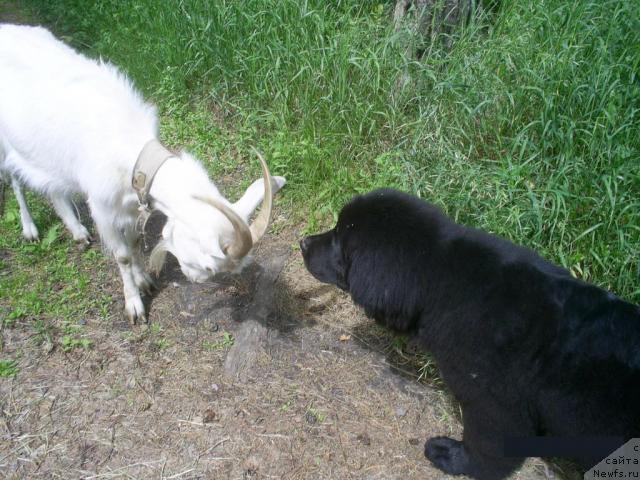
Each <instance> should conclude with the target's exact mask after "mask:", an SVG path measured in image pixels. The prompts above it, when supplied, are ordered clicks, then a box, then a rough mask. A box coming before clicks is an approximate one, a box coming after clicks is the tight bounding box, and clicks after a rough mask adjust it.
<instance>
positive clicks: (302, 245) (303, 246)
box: [300, 237, 309, 253]
mask: <svg viewBox="0 0 640 480" xmlns="http://www.w3.org/2000/svg"><path fill="white" fill-rule="evenodd" d="M308 248H309V238H308V237H305V238H303V239H302V240H300V250H301V251H302V253H305V252H306V251H307V249H308Z"/></svg>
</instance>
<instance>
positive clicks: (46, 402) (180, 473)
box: [0, 219, 554, 479]
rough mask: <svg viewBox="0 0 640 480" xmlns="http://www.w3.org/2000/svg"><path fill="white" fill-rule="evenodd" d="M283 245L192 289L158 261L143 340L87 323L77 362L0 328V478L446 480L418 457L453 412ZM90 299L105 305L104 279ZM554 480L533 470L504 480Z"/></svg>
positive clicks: (454, 422) (124, 327)
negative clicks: (4, 358) (99, 296)
mask: <svg viewBox="0 0 640 480" xmlns="http://www.w3.org/2000/svg"><path fill="white" fill-rule="evenodd" d="M281 225H282V219H279V220H278V219H276V222H275V227H274V228H281ZM157 229H158V226H157V225H156V227H155V231H157ZM297 237H298V234H297V232H296V230H295V229H293V228H288V229H285V230H284V231H281V232H280V233H279V234H278V235H277V238H276V236H274V235H271V236H267V237H265V239H263V242H262V243H261V245H260V246H259V247H258V248H257V250H256V252H255V257H256V258H255V263H254V264H252V265H251V266H250V267H249V268H248V269H247V270H246V271H245V272H243V273H242V274H240V275H235V276H232V275H228V276H222V277H220V278H217V279H216V280H215V281H212V282H208V283H203V284H191V283H188V282H187V281H186V280H185V279H184V277H182V274H181V273H180V271H179V268H178V266H177V264H176V263H175V262H169V264H168V265H167V266H166V267H165V269H164V271H163V273H162V275H161V277H160V279H159V284H160V290H159V292H158V293H157V294H156V295H155V298H153V299H152V301H151V303H150V322H151V325H150V327H148V328H143V327H136V328H133V329H132V328H131V327H129V325H128V323H127V322H126V320H124V318H123V317H122V314H121V310H120V309H121V305H117V304H115V305H113V307H112V315H111V317H112V321H104V320H99V319H94V318H87V319H86V321H87V330H88V331H89V332H90V335H91V338H92V340H93V345H94V347H93V348H92V349H91V350H74V351H73V352H71V353H65V352H63V351H60V350H59V349H53V350H50V349H48V348H43V347H42V346H37V345H36V344H34V342H32V341H31V340H30V338H29V331H28V330H27V329H20V328H13V329H4V330H3V331H2V336H3V339H2V340H3V342H4V346H5V351H6V352H7V353H8V354H10V355H12V357H13V356H14V355H17V354H19V356H20V359H21V360H20V363H19V365H20V373H19V375H18V376H17V377H16V378H13V379H2V381H1V382H0V410H1V412H2V413H1V416H0V476H2V477H4V478H65V479H69V478H86V479H90V478H161V479H170V478H181V479H196V478H197V479H209V478H212V479H218V478H219V479H222V478H228V479H248V478H256V479H257V478H263V479H268V478H282V479H418V478H420V479H424V478H434V479H435V478H438V479H440V478H446V476H444V475H443V474H442V473H441V472H439V471H437V470H435V469H433V468H432V467H431V466H430V465H429V463H428V462H427V461H426V460H425V458H424V457H423V453H422V452H423V445H424V441H425V439H426V438H427V437H428V436H432V435H452V436H454V437H458V438H459V437H460V434H461V427H460V421H459V416H458V414H457V407H456V405H455V403H454V402H452V401H451V399H450V398H449V396H448V394H447V393H446V391H444V390H443V389H442V388H440V387H434V386H431V385H428V384H425V383H424V382H419V381H417V371H416V368H415V366H412V363H411V362H404V361H403V360H400V361H399V360H398V358H397V355H392V354H391V353H390V352H389V348H388V345H389V341H388V338H386V337H384V335H385V334H384V332H383V331H382V330H381V329H377V328H376V327H375V326H374V325H373V324H372V323H371V322H370V321H369V320H367V319H366V318H365V317H364V316H363V315H362V313H361V312H360V311H359V310H358V309H357V308H355V307H354V306H353V305H352V303H351V301H350V300H349V298H348V297H347V296H345V295H344V294H342V293H341V292H339V291H337V290H336V289H334V288H332V287H329V286H325V285H322V284H319V283H318V282H316V281H315V280H314V279H313V278H312V277H311V276H310V275H309V274H308V273H307V272H306V270H305V269H304V265H303V263H302V259H301V257H300V255H299V252H298V251H297V250H296V249H295V248H294V245H295V242H296V238H297ZM150 243H151V244H152V243H153V242H152V241H151V242H150ZM93 248H98V247H95V246H94V247H93ZM101 288H111V289H114V291H118V295H119V291H120V284H119V278H118V276H117V273H116V270H115V268H113V269H112V271H111V273H110V275H109V284H108V285H103V286H102V287H101ZM115 298H119V297H118V296H116V297H115ZM406 355H410V354H406ZM406 355H405V356H406ZM553 475H554V474H553V473H551V472H549V471H548V469H547V467H546V465H545V464H544V463H543V462H541V461H539V460H531V461H530V462H528V463H527V465H526V466H525V467H524V468H523V469H522V470H521V471H520V472H518V473H517V474H516V475H514V477H513V478H517V479H534V478H545V477H547V478H549V477H552V476H553Z"/></svg>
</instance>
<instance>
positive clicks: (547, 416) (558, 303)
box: [300, 189, 640, 479]
mask: <svg viewBox="0 0 640 480" xmlns="http://www.w3.org/2000/svg"><path fill="white" fill-rule="evenodd" d="M300 247H301V249H302V255H303V257H304V261H305V265H306V267H307V269H308V270H309V271H310V272H311V274H312V275H313V276H314V277H316V278H317V279H318V280H320V281H321V282H325V283H331V284H334V285H337V286H338V287H339V288H341V289H342V290H345V291H347V292H349V293H350V294H351V297H352V299H353V301H354V302H355V303H356V304H358V305H360V306H362V307H363V308H364V311H365V313H366V314H367V316H368V317H370V318H373V319H374V320H375V321H376V322H378V323H380V324H382V325H386V326H388V327H390V328H393V329H395V330H397V331H400V332H407V333H409V334H411V335H414V336H417V338H418V339H419V341H420V343H421V345H422V346H423V347H424V348H425V349H427V350H428V351H430V352H431V353H432V354H433V356H434V358H435V360H436V361H437V363H438V366H439V368H440V372H441V375H442V378H443V380H444V381H445V383H446V384H447V385H448V387H449V388H450V390H451V391H452V392H453V394H454V395H455V397H456V399H457V400H458V401H459V402H460V404H461V406H462V417H463V424H464V434H463V440H462V441H458V440H454V439H451V438H448V437H434V438H430V439H428V440H427V442H426V444H425V451H424V452H425V455H426V457H427V458H428V459H429V460H431V462H432V463H433V464H434V465H435V466H436V467H438V468H439V469H441V470H442V471H444V472H446V473H449V474H454V475H456V474H466V475H469V476H471V477H475V478H478V479H501V478H504V477H505V476H507V475H508V474H509V473H510V472H512V471H513V470H514V469H516V468H517V467H518V466H519V465H520V464H521V463H522V462H523V460H524V458H525V457H527V456H554V457H556V456H558V457H562V456H569V457H574V458H575V459H576V460H577V461H578V462H579V463H580V464H581V465H582V466H583V467H584V468H590V467H592V466H593V465H594V464H595V463H597V462H598V461H600V460H601V459H602V458H603V457H605V456H606V455H608V454H609V453H611V452H612V451H613V450H615V449H616V448H617V447H618V446H620V445H622V444H623V443H624V442H625V441H627V440H628V439H630V438H633V437H640V308H638V307H637V306H635V305H632V304H630V303H627V302H625V301H623V300H620V299H619V298H617V297H616V296H614V295H612V294H611V293H609V292H606V291H604V290H602V289H600V288H598V287H595V286H593V285H589V284H587V283H585V282H583V281H580V280H577V279H575V278H573V277H572V276H571V275H570V274H569V272H568V271H567V270H565V269H563V268H560V267H557V266H555V265H553V264H552V263H550V262H548V261H546V260H544V259H543V258H541V257H540V256H538V255H537V254H536V253H535V252H533V251H532V250H529V249H527V248H523V247H519V246H517V245H514V244H513V243H511V242H509V241H507V240H504V239H502V238H499V237H496V236H494V235H490V234H487V233H485V232H482V231H480V230H476V229H473V228H469V227H466V226H463V225H458V224H456V223H454V222H453V221H452V220H451V219H449V218H447V217H446V216H445V215H444V214H443V213H442V212H441V211H440V210H439V209H438V208H437V207H435V206H433V205H430V204H428V203H426V202H424V201H423V200H420V199H418V198H416V197H412V196H410V195H407V194H404V193H401V192H398V191H394V190H389V189H384V190H376V191H374V192H371V193H369V194H367V195H362V196H357V197H355V198H354V199H353V200H352V201H351V202H350V203H349V204H347V205H346V206H345V207H344V208H343V209H342V212H341V213H340V216H339V219H338V223H337V225H336V226H335V228H333V229H332V230H329V231H328V232H325V233H322V234H319V235H313V236H309V237H306V238H304V239H303V240H302V241H301V242H300Z"/></svg>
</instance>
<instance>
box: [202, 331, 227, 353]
mask: <svg viewBox="0 0 640 480" xmlns="http://www.w3.org/2000/svg"><path fill="white" fill-rule="evenodd" d="M233 343H234V339H233V335H231V334H230V333H229V332H223V333H222V338H221V339H220V340H218V341H216V342H210V341H208V340H205V341H204V342H202V348H204V349H205V350H209V351H216V350H225V349H227V348H231V347H232V346H233Z"/></svg>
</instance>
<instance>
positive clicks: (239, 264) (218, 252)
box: [150, 152, 285, 282]
mask: <svg viewBox="0 0 640 480" xmlns="http://www.w3.org/2000/svg"><path fill="white" fill-rule="evenodd" d="M256 153H257V152H256ZM258 158H259V159H260V163H261V165H262V173H263V178H264V181H259V180H257V181H256V182H254V183H253V184H252V185H251V186H250V187H249V188H248V189H247V191H246V192H245V194H244V195H243V197H242V198H241V199H240V201H238V202H237V203H235V204H231V203H229V202H228V201H227V200H225V199H224V198H223V197H221V196H220V197H214V196H211V195H206V196H202V195H193V196H192V197H191V203H190V205H191V211H190V212H189V214H188V217H189V218H191V217H194V216H196V215H197V217H198V218H191V221H189V220H188V219H186V218H184V217H182V216H179V215H174V216H171V215H169V216H168V217H167V223H166V224H165V226H164V229H163V231H162V239H161V240H160V242H159V243H158V245H157V246H156V247H155V248H154V249H153V251H152V252H151V257H150V266H151V269H152V270H154V271H156V272H158V271H159V270H160V269H161V268H162V265H163V263H164V260H165V257H166V253H167V252H170V253H172V254H173V255H174V256H175V257H176V258H177V259H178V262H179V263H180V268H181V270H182V273H184V275H185V276H186V277H187V278H188V279H189V280H191V281H193V282H203V281H205V280H207V279H208V278H210V277H211V276H213V275H215V274H216V273H221V272H238V271H240V270H241V269H242V268H243V267H244V266H245V265H246V264H247V254H248V253H249V251H250V250H251V248H252V247H253V245H254V244H255V243H256V242H257V241H258V240H260V238H261V237H262V236H263V235H264V233H265V231H266V230H267V227H268V225H269V219H270V216H271V206H272V199H273V193H274V187H275V190H277V189H279V188H280V187H282V185H284V183H285V180H284V178H282V177H275V178H272V177H271V175H270V173H269V168H268V167H267V164H266V162H265V161H264V159H263V158H262V156H261V155H260V154H259V153H258ZM272 182H273V183H272ZM263 185H264V187H263ZM262 195H264V196H263V198H262V207H261V209H260V213H259V214H258V216H257V217H256V218H255V220H254V221H253V223H252V224H251V225H248V223H247V222H248V219H249V217H250V215H251V213H252V212H253V210H254V209H255V208H256V206H257V205H258V203H259V197H260V196H262ZM194 220H195V221H194Z"/></svg>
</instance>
